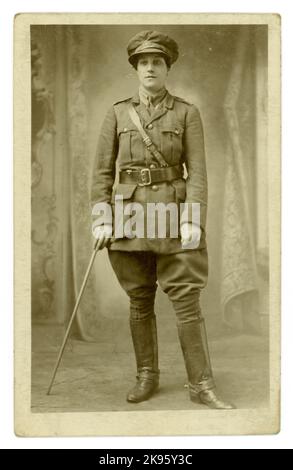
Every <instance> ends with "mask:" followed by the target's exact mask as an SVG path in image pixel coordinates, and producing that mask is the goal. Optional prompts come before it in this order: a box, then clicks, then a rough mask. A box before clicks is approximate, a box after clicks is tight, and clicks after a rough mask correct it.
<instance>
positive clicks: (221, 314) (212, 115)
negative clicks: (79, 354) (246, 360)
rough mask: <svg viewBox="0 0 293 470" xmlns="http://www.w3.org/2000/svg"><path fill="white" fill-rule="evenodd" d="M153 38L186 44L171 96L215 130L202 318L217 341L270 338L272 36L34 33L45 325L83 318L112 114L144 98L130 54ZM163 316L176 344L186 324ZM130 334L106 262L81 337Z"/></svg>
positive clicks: (38, 270) (36, 260)
mask: <svg viewBox="0 0 293 470" xmlns="http://www.w3.org/2000/svg"><path fill="white" fill-rule="evenodd" d="M143 29H157V30H161V31H162V32H164V33H166V34H169V35H170V36H171V37H173V38H174V39H175V40H176V41H177V42H178V44H179V53H180V55H179V59H178V61H177V62H176V63H175V64H174V65H173V67H172V68H171V70H170V73H169V78H168V82H167V88H168V90H169V91H170V93H171V94H174V95H177V96H181V97H183V98H185V99H186V100H188V101H190V102H192V103H194V104H196V105H197V106H198V107H199V109H200V112H201V116H202V119H203V125H204V133H205V146H206V159H207V170H208V183H209V207H208V222H207V235H208V249H209V266H210V267H209V282H208V287H207V288H206V289H205V291H204V292H203V295H202V307H203V314H204V315H205V318H206V320H207V324H208V331H209V333H210V334H217V332H219V331H221V327H222V325H226V327H227V328H230V329H232V330H233V329H235V330H236V331H251V332H253V331H263V330H264V329H265V327H266V325H267V319H268V275H269V273H268V235H267V232H268V221H267V214H268V207H267V154H266V117H267V29H266V27H265V26H249V25H248V26H246V25H245V26H227V25H226V26H221V25H220V26H197V25H181V26H171V25H168V26H166V25H147V26H146V25H140V26H137V25H135V26H133V25H132V26H114V25H113V26H112V25H110V26H52V25H49V26H33V27H32V29H31V40H32V43H31V44H32V49H31V53H32V55H31V59H32V320H33V324H35V325H37V324H43V325H44V324H45V325H46V324H48V326H49V325H55V324H59V325H60V326H65V325H66V323H67V321H68V318H69V316H70V314H71V312H72V309H73V306H74V302H75V299H76V296H77V294H78V291H79V288H80V285H81V283H82V280H83V277H84V274H85V270H86V267H87V264H88V262H89V258H90V256H91V252H92V247H93V238H92V235H91V210H90V203H89V196H90V183H91V170H92V164H93V157H94V154H95V149H96V144H97V139H98V135H99V130H100V127H101V124H102V121H103V118H104V115H105V113H106V111H107V109H108V108H109V106H111V104H112V103H113V102H115V101H116V100H119V99H123V98H127V97H130V96H132V95H133V94H134V93H135V91H136V89H137V79H136V72H135V70H134V69H133V68H132V67H131V66H130V64H129V63H128V61H127V53H126V44H127V42H128V40H129V38H130V37H132V36H133V35H134V34H136V33H137V32H138V31H140V30H143ZM157 312H158V321H159V328H160V324H161V326H162V325H163V331H164V333H167V334H168V331H169V329H171V330H172V329H173V328H175V317H174V314H173V312H172V309H171V305H170V304H169V301H168V299H167V298H166V297H165V296H164V294H162V293H161V292H159V293H158V296H157ZM124 328H125V330H124ZM127 328H128V299H127V297H126V294H124V292H123V291H122V289H121V288H120V287H119V285H118V282H117V280H116V278H115V276H114V273H112V270H111V267H110V264H109V262H108V257H107V252H106V250H103V251H102V252H99V253H98V254H97V257H96V261H95V267H94V270H93V272H92V274H91V277H90V279H89V283H88V285H87V289H86V292H85V294H84V297H83V300H82V304H81V306H80V309H79V312H78V316H77V321H76V322H75V325H74V333H75V335H76V336H77V337H78V338H82V339H86V340H93V341H99V340H103V335H102V332H105V331H111V332H112V333H118V332H119V331H121V332H123V331H125V334H129V333H128V330H127ZM41 331H45V330H44V329H42V330H41ZM126 331H127V333H126ZM161 331H162V329H161ZM172 331H173V330H172ZM114 336H115V335H114ZM113 340H114V339H113Z"/></svg>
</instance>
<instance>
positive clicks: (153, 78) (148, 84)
mask: <svg viewBox="0 0 293 470" xmlns="http://www.w3.org/2000/svg"><path fill="white" fill-rule="evenodd" d="M136 70H137V75H138V79H139V81H140V83H141V85H142V86H143V87H144V88H145V89H146V90H149V91H153V92H156V91H158V90H160V89H161V88H163V86H164V85H165V82H166V79H167V75H168V67H167V64H166V62H165V60H164V58H163V57H162V56H160V55H159V54H154V53H149V54H141V55H140V56H139V58H138V61H137V68H136Z"/></svg>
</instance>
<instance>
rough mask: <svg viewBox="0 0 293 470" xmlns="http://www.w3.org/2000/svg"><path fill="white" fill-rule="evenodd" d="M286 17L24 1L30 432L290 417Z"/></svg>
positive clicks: (18, 349) (25, 331) (21, 232)
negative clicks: (285, 396) (286, 372)
mask: <svg viewBox="0 0 293 470" xmlns="http://www.w3.org/2000/svg"><path fill="white" fill-rule="evenodd" d="M280 23H281V21H280V17H279V16H278V15H274V14H263V15H262V14H236V13H235V14H193V13H182V14H181V13H180V14H178V13H176V14H173V13H164V14H155V13H143V14H141V13H139V14H137V13H127V14H114V13H108V14H100V13H89V14H77V13H76V14H75V13H70V14H69V13H68V14H66V13H64V14H63V13H62V14H53V13H52V14H18V15H16V16H15V24H14V28H15V29H14V169H15V172H14V191H15V197H14V201H15V213H14V221H15V223H14V233H15V433H16V434H17V435H18V436H111V435H113V436H127V435H132V436H147V435H148V436H154V435H158V436H167V435H237V434H274V433H278V432H279V429H280V424H279V416H280V159H281V157H280V34H281V33H280V29H281V24H280Z"/></svg>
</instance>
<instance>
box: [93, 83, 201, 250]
mask: <svg viewBox="0 0 293 470" xmlns="http://www.w3.org/2000/svg"><path fill="white" fill-rule="evenodd" d="M130 104H133V105H134V106H135V109H136V111H137V113H138V114H139V117H140V120H141V123H142V125H143V127H144V129H145V131H146V132H147V134H148V135H149V136H150V138H151V140H152V141H153V143H154V144H155V145H156V147H157V148H158V149H159V151H160V152H161V153H162V155H163V156H164V159H165V160H166V162H167V163H168V165H169V166H174V165H181V166H182V171H183V168H184V167H185V170H186V173H187V178H186V179H185V178H183V177H182V178H177V179H175V180H173V181H165V182H160V183H155V184H151V185H149V186H138V185H137V184H136V183H133V184H122V183H119V182H117V179H115V176H116V173H117V171H119V170H127V169H142V168H156V167H158V162H157V161H156V160H155V159H154V157H153V156H152V155H151V154H150V153H149V151H148V149H147V148H146V146H145V145H144V143H143V141H142V137H141V135H140V133H139V131H138V129H137V128H136V126H135V125H134V123H133V122H132V120H131V118H130V116H129V112H128V109H129V105H130ZM114 183H115V184H114ZM117 194H119V195H122V196H123V200H124V201H125V203H127V202H139V203H140V204H146V203H149V202H153V203H158V202H163V203H165V204H168V203H170V202H175V203H177V204H179V203H183V202H189V203H192V202H194V203H200V219H201V221H200V224H201V230H202V235H201V241H200V244H199V247H198V249H199V250H201V249H205V248H206V239H205V225H206V212H207V175H206V164H205V151H204V137H203V128H202V123H201V118H200V114H199V111H198V109H197V107H196V106H195V105H192V104H190V103H188V102H187V101H185V100H184V99H182V98H179V97H177V96H172V95H171V94H170V93H169V92H168V91H167V90H166V94H165V97H164V99H163V100H162V101H161V103H160V104H159V106H157V107H156V109H155V110H154V111H153V112H152V113H151V115H150V114H149V113H148V110H147V108H146V105H145V104H144V103H143V102H142V100H141V99H140V96H139V93H138V92H137V93H136V94H135V96H133V97H132V98H128V99H126V100H122V101H118V102H116V103H115V104H114V105H113V106H111V108H110V109H109V111H108V113H107V115H106V117H105V120H104V122H103V125H102V128H101V131H100V137H99V141H98V146H97V153H96V159H95V164H94V172H93V180H92V193H91V200H92V205H94V204H95V203H97V202H108V203H111V204H114V201H115V195H117ZM109 249H110V250H111V251H112V250H118V251H152V252H155V253H160V254H171V253H180V252H182V251H185V250H186V249H183V248H182V246H181V241H180V236H178V237H177V238H171V237H169V236H167V238H165V239H162V238H155V239H150V238H133V239H127V238H123V239H113V240H112V243H111V245H110V247H109ZM188 251H190V250H188Z"/></svg>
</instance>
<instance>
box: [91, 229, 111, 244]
mask: <svg viewBox="0 0 293 470" xmlns="http://www.w3.org/2000/svg"><path fill="white" fill-rule="evenodd" d="M93 236H94V237H95V238H96V240H98V243H97V247H96V249H97V250H102V249H103V248H105V246H107V244H108V243H109V241H110V238H111V237H112V225H109V224H104V225H98V226H97V227H95V228H94V229H93Z"/></svg>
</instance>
